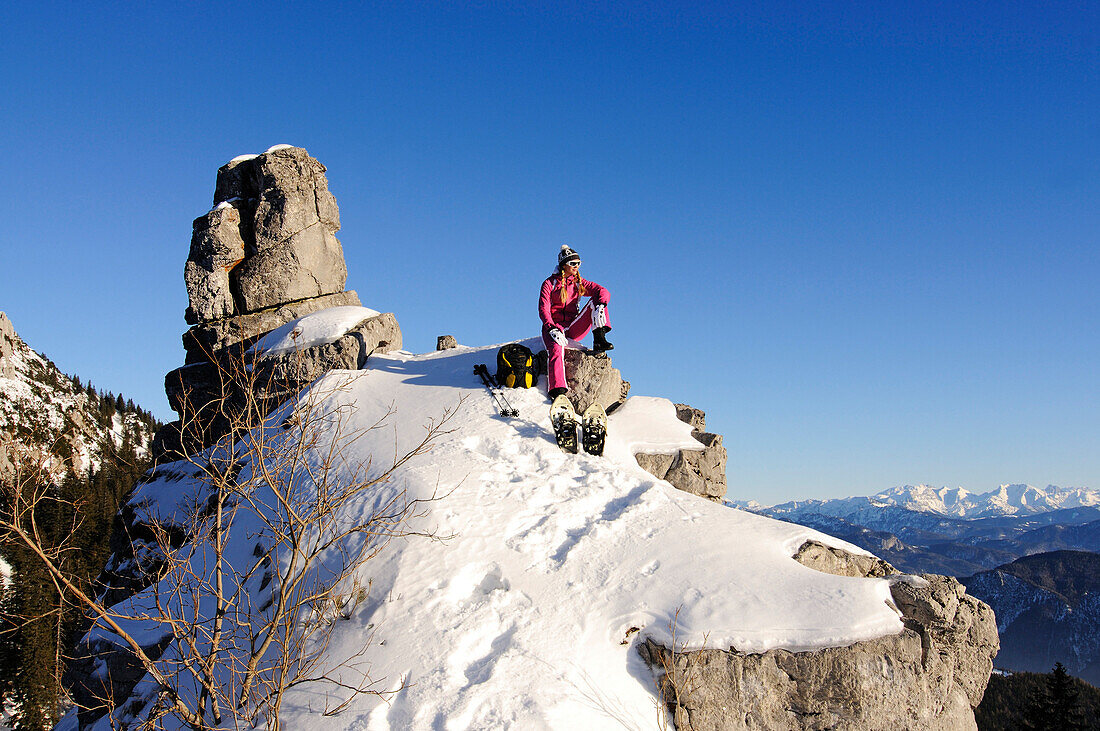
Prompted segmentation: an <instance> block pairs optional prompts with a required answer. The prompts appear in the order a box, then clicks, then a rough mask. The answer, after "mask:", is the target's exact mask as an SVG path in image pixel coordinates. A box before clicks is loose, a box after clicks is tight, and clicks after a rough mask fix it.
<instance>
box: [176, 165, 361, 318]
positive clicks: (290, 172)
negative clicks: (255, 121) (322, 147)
mask: <svg viewBox="0 0 1100 731" xmlns="http://www.w3.org/2000/svg"><path fill="white" fill-rule="evenodd" d="M339 230H340V212H339V209H338V208H337V206H336V198H335V197H333V195H332V193H331V192H330V191H329V189H328V180H327V179H326V178H325V166H324V165H322V164H321V163H320V162H318V161H317V160H315V159H314V158H312V157H310V155H309V153H308V152H306V151H305V150H303V149H302V148H300V147H289V146H285V145H282V146H277V147H273V148H271V149H270V150H268V151H267V152H265V153H264V154H262V155H257V156H254V157H242V158H237V159H234V160H232V161H230V162H228V163H226V164H225V165H223V166H222V167H221V169H219V170H218V180H217V184H216V185H215V191H214V210H212V211H211V212H210V213H208V214H206V215H205V216H202V217H200V218H199V219H197V220H196V222H195V227H194V234H193V236H192V243H191V255H190V256H189V257H188V260H187V265H186V266H185V274H184V279H185V281H186V283H187V290H188V296H189V298H190V305H191V306H190V307H189V308H188V311H187V321H188V323H189V324H201V323H207V322H210V321H214V320H219V319H224V318H227V317H230V316H232V315H242V314H246V313H251V312H257V311H259V310H263V309H266V308H271V307H277V306H279V305H283V304H285V303H287V302H293V301H296V300H302V299H306V298H309V297H318V296H322V295H328V294H335V293H338V292H342V291H343V289H344V284H345V283H346V281H347V268H346V266H345V264H344V252H343V249H342V247H341V246H340V242H339V241H338V240H337V239H336V232H337V231H339Z"/></svg>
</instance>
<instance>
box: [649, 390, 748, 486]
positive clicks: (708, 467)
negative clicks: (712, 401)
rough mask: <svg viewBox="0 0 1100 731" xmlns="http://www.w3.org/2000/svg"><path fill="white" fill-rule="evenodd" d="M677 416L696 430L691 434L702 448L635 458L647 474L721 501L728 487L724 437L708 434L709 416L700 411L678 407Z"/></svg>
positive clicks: (684, 406) (681, 405)
mask: <svg viewBox="0 0 1100 731" xmlns="http://www.w3.org/2000/svg"><path fill="white" fill-rule="evenodd" d="M676 416H677V417H678V418H679V419H680V421H682V422H684V423H685V424H691V426H692V427H694V430H693V431H692V433H691V435H692V436H693V437H695V439H696V440H697V441H698V442H699V443H700V445H701V448H700V449H698V450H695V449H681V450H680V451H679V452H677V453H676V454H638V455H635V459H637V460H638V464H640V465H641V466H642V469H644V470H645V471H646V472H649V473H650V474H651V475H653V476H654V477H657V478H660V479H662V480H666V481H668V482H669V483H670V484H672V486H673V487H675V488H677V489H679V490H683V491H684V492H690V493H691V494H692V495H698V496H700V497H705V498H707V499H709V500H714V501H716V502H721V500H722V498H723V497H724V496H725V494H726V487H727V485H726V458H727V456H726V448H725V447H724V446H722V435H721V434H710V433H708V432H707V431H706V428H707V426H706V414H705V413H703V412H702V411H700V410H699V409H696V408H693V407H691V406H687V405H686V404H676Z"/></svg>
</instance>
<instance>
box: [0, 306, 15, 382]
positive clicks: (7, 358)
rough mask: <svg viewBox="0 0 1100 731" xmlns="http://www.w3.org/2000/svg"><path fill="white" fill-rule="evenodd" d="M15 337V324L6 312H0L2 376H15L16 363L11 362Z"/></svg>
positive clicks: (0, 361) (0, 372) (0, 376)
mask: <svg viewBox="0 0 1100 731" xmlns="http://www.w3.org/2000/svg"><path fill="white" fill-rule="evenodd" d="M15 338H16V335H15V326H13V325H12V324H11V320H9V319H8V316H7V314H6V313H4V312H0V378H15V365H14V364H13V363H12V362H11V355H12V353H13V352H14V351H15Z"/></svg>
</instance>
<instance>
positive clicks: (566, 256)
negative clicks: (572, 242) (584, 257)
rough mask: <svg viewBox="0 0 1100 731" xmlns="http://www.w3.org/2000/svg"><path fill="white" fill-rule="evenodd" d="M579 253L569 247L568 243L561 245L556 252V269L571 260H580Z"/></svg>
mask: <svg viewBox="0 0 1100 731" xmlns="http://www.w3.org/2000/svg"><path fill="white" fill-rule="evenodd" d="M580 260H581V255H580V254H578V253H577V252H575V251H573V250H572V249H570V248H569V245H568V244H562V245H561V251H559V252H558V269H561V268H562V267H564V266H565V265H566V264H567V263H569V262H571V261H575V262H578V263H579V262H580Z"/></svg>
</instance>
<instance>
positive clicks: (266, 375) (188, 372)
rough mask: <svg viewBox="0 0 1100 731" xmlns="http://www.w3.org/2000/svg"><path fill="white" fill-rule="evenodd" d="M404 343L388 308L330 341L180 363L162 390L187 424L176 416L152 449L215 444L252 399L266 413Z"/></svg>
mask: <svg viewBox="0 0 1100 731" xmlns="http://www.w3.org/2000/svg"><path fill="white" fill-rule="evenodd" d="M401 345H402V342H401V328H400V327H399V326H398V324H397V318H396V317H394V315H393V313H391V312H386V313H383V314H380V315H376V316H374V317H370V318H367V319H366V320H363V321H362V322H360V323H359V324H358V325H356V326H355V327H354V328H352V329H351V330H349V331H348V332H347V333H346V334H345V335H344V336H343V337H341V338H340V339H338V340H336V341H335V342H332V343H324V344H321V345H315V346H312V347H309V348H303V349H301V350H299V351H297V352H293V353H284V354H280V355H275V356H264V355H263V354H262V353H259V354H248V353H245V352H244V350H243V348H241V349H227V350H222V351H220V352H219V353H218V355H217V356H216V357H215V362H199V363H192V364H190V365H185V366H183V367H182V368H177V369H176V370H174V371H172V372H170V373H169V374H168V375H166V376H165V377H164V391H165V394H166V395H167V396H168V403H169V405H170V406H171V407H172V410H173V411H175V412H176V413H177V414H180V416H181V417H182V420H183V422H184V423H186V424H187V428H182V427H181V424H180V422H178V421H177V422H172V423H171V424H168V425H167V426H166V427H165V428H164V429H162V430H161V432H160V433H158V434H157V439H156V441H155V443H154V445H153V451H154V454H156V455H159V456H162V457H163V456H168V457H170V458H172V459H177V458H180V457H182V456H184V455H186V454H189V453H191V452H193V451H195V450H196V449H198V448H201V447H203V446H207V445H209V444H212V443H213V442H214V441H215V440H217V439H219V438H221V437H222V436H224V435H225V434H227V433H229V431H230V430H231V429H232V428H233V420H234V418H235V417H236V415H237V414H239V413H241V411H242V410H243V409H244V408H246V406H247V404H248V403H250V402H252V403H258V404H259V405H260V407H261V409H262V410H263V411H264V412H266V411H268V410H270V409H272V408H274V407H276V406H278V405H279V404H280V403H282V402H283V401H285V400H286V399H288V398H290V397H291V396H293V395H294V394H295V393H297V392H298V391H300V390H301V389H302V388H304V387H306V386H307V385H309V384H310V383H311V382H313V381H314V380H315V379H316V378H318V377H320V376H321V375H323V374H324V373H326V372H328V371H331V370H337V369H345V370H357V369H360V368H363V367H364V365H365V364H366V361H367V358H368V357H369V356H370V355H371V354H372V353H388V352H390V351H392V350H400V349H401ZM243 374H247V376H244V375H243ZM244 381H247V382H246V383H245V382H244Z"/></svg>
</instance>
